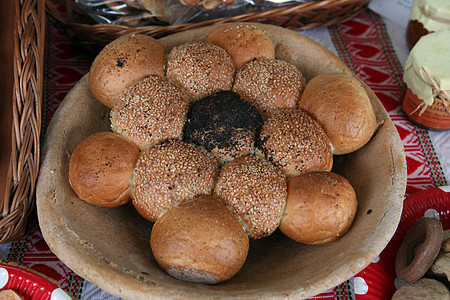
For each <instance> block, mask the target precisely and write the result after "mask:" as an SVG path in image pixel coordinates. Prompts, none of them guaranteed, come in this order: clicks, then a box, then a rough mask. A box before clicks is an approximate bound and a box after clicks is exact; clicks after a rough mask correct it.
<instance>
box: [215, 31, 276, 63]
mask: <svg viewBox="0 0 450 300" xmlns="http://www.w3.org/2000/svg"><path fill="white" fill-rule="evenodd" d="M206 42H207V43H211V44H214V45H217V46H219V47H221V48H223V49H225V51H227V53H228V54H230V55H231V58H232V59H233V61H234V65H235V67H236V69H237V70H239V69H240V68H242V67H243V66H244V65H245V64H246V63H248V62H249V61H251V60H252V59H254V58H260V57H267V58H275V45H274V44H273V41H272V39H271V38H270V37H269V35H268V34H267V33H266V32H265V31H264V30H262V29H259V28H257V27H256V26H255V25H252V24H245V23H238V24H226V25H222V26H218V27H217V28H215V29H214V30H213V31H212V32H211V33H210V34H209V35H208V36H207V37H206Z"/></svg>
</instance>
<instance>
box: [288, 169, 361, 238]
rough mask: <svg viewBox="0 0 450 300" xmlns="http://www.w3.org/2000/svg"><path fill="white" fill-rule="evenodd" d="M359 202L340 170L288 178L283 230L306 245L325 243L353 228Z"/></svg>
mask: <svg viewBox="0 0 450 300" xmlns="http://www.w3.org/2000/svg"><path fill="white" fill-rule="evenodd" d="M357 206H358V202H357V200H356V194H355V190H354V189H353V187H352V186H351V184H350V183H349V182H348V181H347V179H345V178H344V177H342V176H341V175H338V174H336V173H332V172H325V171H318V172H309V173H305V174H302V175H298V176H294V177H291V178H289V180H288V196H287V201H286V208H285V211H284V214H283V218H282V219H281V223H280V230H281V232H282V233H283V234H285V235H286V236H288V237H290V238H292V239H293V240H295V241H297V242H301V243H304V244H316V245H318V244H325V243H329V242H332V241H334V240H336V239H338V238H339V237H341V236H343V235H344V234H345V233H346V232H347V231H348V230H349V228H350V227H351V225H352V223H353V219H354V217H355V214H356V210H357Z"/></svg>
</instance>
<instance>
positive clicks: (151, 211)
mask: <svg viewBox="0 0 450 300" xmlns="http://www.w3.org/2000/svg"><path fill="white" fill-rule="evenodd" d="M217 172H218V165H217V162H216V160H215V159H214V158H212V157H210V156H209V155H208V154H206V153H205V152H203V151H201V150H200V149H198V148H196V147H194V146H193V145H190V144H187V143H185V142H182V141H178V140H170V141H165V142H162V143H161V144H158V145H154V146H151V147H148V148H147V149H145V150H144V151H142V153H141V156H140V157H139V160H138V162H137V164H136V169H135V172H134V181H133V188H134V197H133V205H134V207H135V208H136V210H137V211H138V212H139V213H140V214H141V215H142V216H143V217H144V218H145V219H147V220H149V221H152V222H155V221H156V220H157V219H158V217H159V216H161V215H162V214H163V213H164V212H166V211H167V210H169V209H170V208H171V207H173V206H175V205H177V204H178V203H180V202H181V201H184V200H187V199H191V198H193V197H195V196H198V195H201V194H210V193H211V192H212V190H213V188H214V182H215V179H216V176H217Z"/></svg>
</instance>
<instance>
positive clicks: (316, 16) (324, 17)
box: [47, 0, 370, 51]
mask: <svg viewBox="0 0 450 300" xmlns="http://www.w3.org/2000/svg"><path fill="white" fill-rule="evenodd" d="M369 1H370V0H323V1H320V0H315V1H310V2H306V3H302V4H299V5H296V6H293V7H284V8H277V9H273V10H270V11H265V12H252V13H247V14H243V15H238V16H234V17H227V18H219V19H214V20H208V21H203V22H199V23H185V24H176V25H149V26H142V27H128V26H125V25H114V24H86V23H83V22H79V21H77V20H76V19H75V20H67V19H64V18H62V17H61V15H60V14H59V13H58V11H57V10H56V9H55V8H54V6H53V5H52V3H51V1H50V0H47V12H48V14H49V16H50V17H52V18H53V20H55V21H56V22H57V23H58V24H60V25H62V27H63V28H64V29H65V30H66V31H67V33H68V34H69V36H70V37H71V38H73V39H74V40H75V41H77V43H78V44H80V45H81V46H84V47H86V48H88V49H91V50H94V51H95V50H96V49H99V48H101V47H103V46H104V45H106V44H107V43H109V42H110V41H112V40H114V39H116V38H117V37H119V36H121V35H124V34H127V33H142V34H147V35H150V36H152V37H154V38H159V37H163V36H166V35H169V34H172V33H175V32H179V31H184V30H188V29H193V28H199V27H203V26H207V25H211V24H219V23H227V22H259V23H267V24H273V25H279V26H282V27H286V28H292V29H296V30H305V29H312V28H320V27H328V26H331V25H334V24H337V23H341V22H345V21H347V20H349V19H351V18H353V17H355V16H356V15H358V14H359V13H361V12H362V11H364V10H365V9H366V8H367V6H368V4H369ZM71 7H73V6H69V9H70V8H71ZM68 15H72V13H71V12H69V13H68Z"/></svg>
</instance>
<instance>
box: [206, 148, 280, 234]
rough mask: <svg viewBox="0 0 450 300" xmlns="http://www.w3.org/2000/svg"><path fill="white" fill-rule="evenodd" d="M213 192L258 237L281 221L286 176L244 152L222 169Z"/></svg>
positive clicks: (248, 232) (269, 232)
mask: <svg viewBox="0 0 450 300" xmlns="http://www.w3.org/2000/svg"><path fill="white" fill-rule="evenodd" d="M214 194H215V195H216V196H217V197H219V199H221V200H222V201H223V202H224V203H225V205H226V206H227V207H228V208H229V209H230V210H231V211H232V212H233V213H234V215H235V216H236V217H237V218H238V219H239V221H240V222H241V224H242V226H243V227H244V229H245V231H246V232H247V234H248V236H249V237H250V238H252V239H259V238H263V237H266V236H269V235H270V234H272V233H273V232H274V231H275V230H276V229H277V228H278V225H279V224H280V219H281V216H282V214H283V210H284V206H285V203H286V196H287V184H286V177H285V176H284V175H283V173H281V172H280V170H278V169H277V168H276V167H275V166H273V165H272V164H270V163H269V162H267V161H265V160H263V159H260V158H258V157H256V156H253V155H245V156H241V157H238V158H235V159H234V160H232V161H231V162H229V163H228V164H226V165H225V166H224V167H223V168H222V170H221V172H220V174H219V177H218V180H217V184H216V187H215V189H214Z"/></svg>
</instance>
